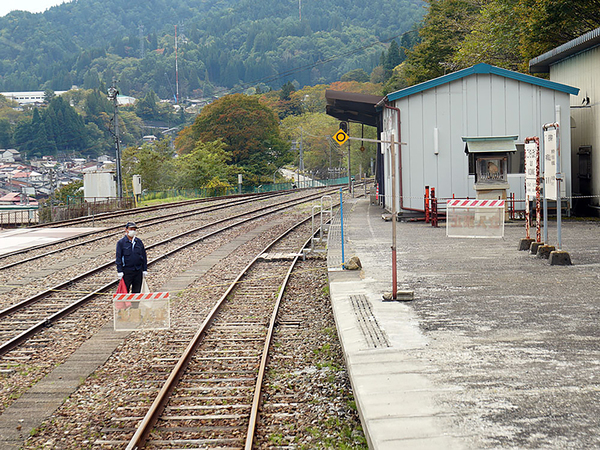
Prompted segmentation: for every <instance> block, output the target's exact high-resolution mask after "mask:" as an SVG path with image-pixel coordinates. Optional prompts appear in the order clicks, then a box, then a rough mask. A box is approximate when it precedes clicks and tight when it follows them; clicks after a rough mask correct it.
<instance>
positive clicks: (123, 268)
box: [116, 222, 148, 293]
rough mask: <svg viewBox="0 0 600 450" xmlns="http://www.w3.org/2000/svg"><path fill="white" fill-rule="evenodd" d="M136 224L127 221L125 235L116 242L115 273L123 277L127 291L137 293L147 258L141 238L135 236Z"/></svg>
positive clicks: (144, 272)
mask: <svg viewBox="0 0 600 450" xmlns="http://www.w3.org/2000/svg"><path fill="white" fill-rule="evenodd" d="M136 233H137V225H136V224H135V223H133V222H127V224H126V225H125V236H124V237H123V238H122V239H120V240H119V242H117V257H116V263H117V273H118V275H119V278H123V280H124V281H125V286H127V291H128V292H129V290H130V288H131V292H132V293H139V292H140V290H141V288H142V278H143V277H145V276H146V275H147V273H148V272H147V271H148V259H147V257H146V249H145V248H144V243H143V242H142V241H141V239H139V238H137V237H136Z"/></svg>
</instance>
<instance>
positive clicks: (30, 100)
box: [0, 91, 67, 106]
mask: <svg viewBox="0 0 600 450" xmlns="http://www.w3.org/2000/svg"><path fill="white" fill-rule="evenodd" d="M65 92H67V91H54V95H62V94H64V93H65ZM0 95H3V96H4V97H6V98H7V99H9V100H14V101H15V102H17V103H18V104H19V105H20V106H24V105H31V106H34V105H41V104H42V103H44V91H25V92H0Z"/></svg>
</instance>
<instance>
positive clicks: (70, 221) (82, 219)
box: [31, 191, 285, 228]
mask: <svg viewBox="0 0 600 450" xmlns="http://www.w3.org/2000/svg"><path fill="white" fill-rule="evenodd" d="M283 192H285V191H283ZM264 195H265V193H262V194H234V195H226V196H219V197H208V198H200V199H193V200H182V201H179V202H171V203H166V204H160V205H154V206H144V207H140V208H132V209H122V210H118V211H110V212H105V213H100V214H94V215H91V216H83V217H77V218H75V219H66V220H57V221H55V222H50V223H42V224H37V225H32V226H31V228H54V227H56V226H57V225H58V226H65V225H72V224H75V225H81V224H83V223H88V222H92V223H95V222H96V221H102V220H108V219H114V218H117V217H123V216H130V215H132V214H145V213H147V212H154V211H163V210H165V209H172V208H179V207H181V206H188V205H195V204H198V203H207V202H214V201H220V200H223V201H229V200H231V199H239V198H248V197H250V198H256V197H261V196H264ZM266 195H269V194H266Z"/></svg>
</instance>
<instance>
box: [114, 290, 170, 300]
mask: <svg viewBox="0 0 600 450" xmlns="http://www.w3.org/2000/svg"><path fill="white" fill-rule="evenodd" d="M152 300H169V293H168V292H148V293H146V294H113V301H115V302H142V301H152Z"/></svg>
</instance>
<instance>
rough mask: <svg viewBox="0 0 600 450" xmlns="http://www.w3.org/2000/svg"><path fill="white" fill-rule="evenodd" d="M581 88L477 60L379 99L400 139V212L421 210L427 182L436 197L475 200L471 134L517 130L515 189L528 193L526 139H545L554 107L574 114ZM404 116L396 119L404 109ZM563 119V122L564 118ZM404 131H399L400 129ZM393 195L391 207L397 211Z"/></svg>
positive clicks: (565, 132)
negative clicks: (466, 139) (573, 102)
mask: <svg viewBox="0 0 600 450" xmlns="http://www.w3.org/2000/svg"><path fill="white" fill-rule="evenodd" d="M577 93H578V89H577V88H574V87H571V86H567V85H564V84H559V83H556V82H553V81H548V80H544V79H541V78H537V77H533V76H530V75H525V74H521V73H517V72H512V71H509V70H505V69H501V68H498V67H494V66H490V65H488V64H477V65H475V66H473V67H470V68H467V69H464V70H460V71H457V72H454V73H451V74H448V75H445V76H442V77H439V78H436V79H433V80H430V81H427V82H425V83H421V84H418V85H415V86H411V87H408V88H406V89H402V90H400V91H397V92H394V93H391V94H388V95H387V96H386V97H385V98H384V99H383V100H382V101H381V102H380V103H379V104H378V107H380V108H382V111H381V114H382V118H381V120H380V126H379V128H380V131H381V136H382V137H381V139H384V140H387V139H389V137H390V135H391V134H392V133H393V134H394V136H395V139H396V140H397V139H398V136H400V139H401V141H402V142H403V143H405V145H402V150H401V161H400V162H399V164H398V166H399V168H400V172H399V173H400V177H398V178H399V179H398V180H397V189H398V190H397V192H401V193H402V196H403V198H402V199H397V202H396V203H397V204H396V207H397V210H398V211H400V209H401V208H403V209H413V208H414V209H420V210H422V209H423V195H424V188H425V186H426V185H428V186H432V187H435V188H436V191H437V197H447V198H448V197H452V195H455V196H456V197H459V198H460V197H467V196H468V197H470V198H475V197H476V193H475V190H474V187H473V186H474V182H475V180H474V175H473V174H470V172H472V168H471V170H470V167H469V157H468V156H467V155H466V154H465V151H464V150H465V143H464V142H463V140H462V138H463V137H465V136H470V137H476V136H509V135H513V136H514V135H516V136H517V141H516V142H517V149H520V151H519V152H517V153H515V154H514V155H512V156H510V157H509V158H510V160H509V174H508V181H509V183H510V190H509V193H510V192H513V193H515V194H516V197H517V198H520V199H522V198H524V195H525V194H524V183H525V181H524V167H523V166H524V164H523V163H522V160H523V153H522V148H523V146H522V145H520V144H523V142H524V140H525V138H527V137H530V136H540V138H541V137H542V126H543V125H544V124H545V123H550V122H554V121H555V109H556V108H555V105H559V106H560V110H561V114H562V116H563V117H564V118H565V119H566V118H568V117H569V106H570V104H571V101H570V97H571V95H577ZM392 108H397V109H398V110H399V111H400V116H401V117H400V120H399V121H398V111H397V110H396V109H392ZM565 119H563V120H565ZM399 131H400V132H399ZM570 131H571V130H570V127H562V128H561V133H562V141H561V142H562V155H563V158H562V164H563V173H565V174H566V183H565V184H564V188H565V189H564V190H563V191H566V194H567V195H571V175H570V174H571V159H570V158H569V157H568V156H567V157H565V155H570V154H571V146H570V142H571V135H570ZM378 159H381V162H382V163H383V164H382V165H383V171H382V173H381V174H378V175H379V180H378V181H379V182H380V183H383V184H384V186H383V189H382V191H383V192H385V193H389V192H391V190H390V189H391V170H390V165H391V153H390V148H389V146H388V145H383V146H382V147H381V154H380V155H379V158H378ZM391 198H392V197H391V195H386V196H385V206H386V208H388V209H391Z"/></svg>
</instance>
